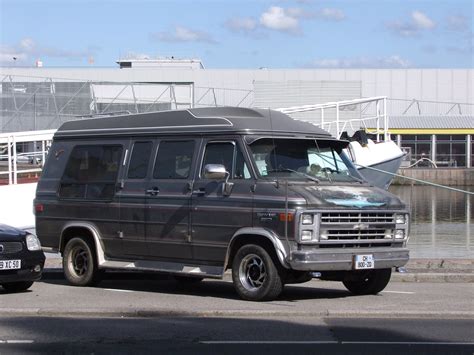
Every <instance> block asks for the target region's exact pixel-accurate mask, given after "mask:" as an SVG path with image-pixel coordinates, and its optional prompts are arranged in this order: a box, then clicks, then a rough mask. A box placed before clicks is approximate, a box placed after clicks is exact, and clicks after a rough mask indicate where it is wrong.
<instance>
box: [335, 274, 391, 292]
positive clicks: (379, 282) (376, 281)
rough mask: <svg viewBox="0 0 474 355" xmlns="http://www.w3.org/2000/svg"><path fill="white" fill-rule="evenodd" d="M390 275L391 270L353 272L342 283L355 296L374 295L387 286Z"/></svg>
mask: <svg viewBox="0 0 474 355" xmlns="http://www.w3.org/2000/svg"><path fill="white" fill-rule="evenodd" d="M391 274H392V269H379V270H368V271H354V272H352V273H351V274H350V276H349V277H348V278H347V279H345V280H344V281H342V283H343V284H344V286H345V287H346V288H347V289H348V290H349V291H351V292H352V293H353V294H355V295H375V294H377V293H379V292H380V291H382V290H383V289H384V288H385V287H386V286H387V284H388V282H389V281H390V276H391Z"/></svg>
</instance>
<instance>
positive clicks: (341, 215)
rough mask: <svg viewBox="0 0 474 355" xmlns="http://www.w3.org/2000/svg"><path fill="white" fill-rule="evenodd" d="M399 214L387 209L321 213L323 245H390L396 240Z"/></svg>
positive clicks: (337, 246)
mask: <svg viewBox="0 0 474 355" xmlns="http://www.w3.org/2000/svg"><path fill="white" fill-rule="evenodd" d="M394 231H395V214H394V213H387V212H325V213H321V225H320V233H321V239H320V243H319V244H320V248H373V247H387V246H391V245H392V243H393V242H394V240H393V235H394Z"/></svg>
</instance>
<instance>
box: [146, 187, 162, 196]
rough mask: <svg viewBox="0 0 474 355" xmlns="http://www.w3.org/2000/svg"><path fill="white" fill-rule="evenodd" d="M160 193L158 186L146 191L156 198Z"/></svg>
mask: <svg viewBox="0 0 474 355" xmlns="http://www.w3.org/2000/svg"><path fill="white" fill-rule="evenodd" d="M159 192H160V189H159V188H158V187H156V186H155V187H152V188H151V189H148V190H145V193H146V194H147V195H151V196H156V195H158V193H159Z"/></svg>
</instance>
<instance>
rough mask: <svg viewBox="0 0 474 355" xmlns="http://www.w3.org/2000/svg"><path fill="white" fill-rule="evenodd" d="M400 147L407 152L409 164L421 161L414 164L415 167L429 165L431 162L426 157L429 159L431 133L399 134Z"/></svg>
mask: <svg viewBox="0 0 474 355" xmlns="http://www.w3.org/2000/svg"><path fill="white" fill-rule="evenodd" d="M401 147H402V149H403V151H405V152H406V153H407V160H409V162H410V165H411V164H414V163H416V162H417V161H419V160H420V159H421V161H420V162H419V163H418V164H417V165H416V166H417V167H427V166H431V163H430V162H429V161H428V160H425V158H426V159H431V151H432V146H431V135H429V134H415V135H411V134H410V135H407V134H403V135H401Z"/></svg>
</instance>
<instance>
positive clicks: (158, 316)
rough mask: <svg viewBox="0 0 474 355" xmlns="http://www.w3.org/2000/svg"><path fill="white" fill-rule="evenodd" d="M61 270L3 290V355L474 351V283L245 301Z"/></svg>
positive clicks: (209, 289) (220, 292)
mask: <svg viewBox="0 0 474 355" xmlns="http://www.w3.org/2000/svg"><path fill="white" fill-rule="evenodd" d="M60 275H61V274H58V275H57V277H55V278H51V277H50V278H48V279H46V280H43V281H41V282H37V283H35V284H34V285H33V287H32V288H31V290H29V291H27V292H24V293H18V294H6V293H3V291H0V314H1V317H0V354H2V355H3V354H4V353H6V354H9V353H81V354H84V353H89V354H90V353H95V354H97V353H112V352H113V353H135V354H136V353H151V352H153V353H158V352H159V353H180V354H196V353H208V354H226V353H230V354H242V353H259V354H260V353H261V354H266V353H272V354H288V353H290V354H296V353H298V354H299V353H312V354H315V353H321V354H327V353H331V354H332V353H348V352H350V353H360V354H379V353H384V354H400V353H407V354H423V353H426V354H449V353H452V354H469V355H472V354H473V353H474V287H473V285H472V284H469V283H449V284H443V283H415V282H410V283H403V282H391V283H390V284H389V286H388V287H387V289H386V290H385V291H384V292H382V293H381V294H379V295H376V296H353V295H351V294H350V293H349V292H347V291H346V290H345V289H344V287H343V286H342V284H341V283H337V282H323V281H317V280H315V281H311V282H309V283H305V284H301V285H293V286H292V285H288V286H286V287H285V291H284V293H283V294H282V295H281V297H280V298H278V299H277V300H275V301H272V302H264V303H257V302H246V301H242V300H240V299H239V298H238V297H237V295H236V293H235V291H234V289H233V286H232V284H231V283H230V282H228V281H213V280H205V281H203V282H202V283H200V284H197V285H193V286H183V285H181V284H179V283H177V282H175V281H174V280H173V279H172V278H168V277H157V276H155V275H149V274H148V275H147V274H134V273H132V274H123V273H113V274H109V275H108V276H107V278H106V279H105V280H104V281H102V282H101V283H100V284H99V285H98V286H96V287H86V288H78V287H72V286H69V285H68V284H67V283H66V281H65V280H64V279H63V278H62V277H61V276H60Z"/></svg>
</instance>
